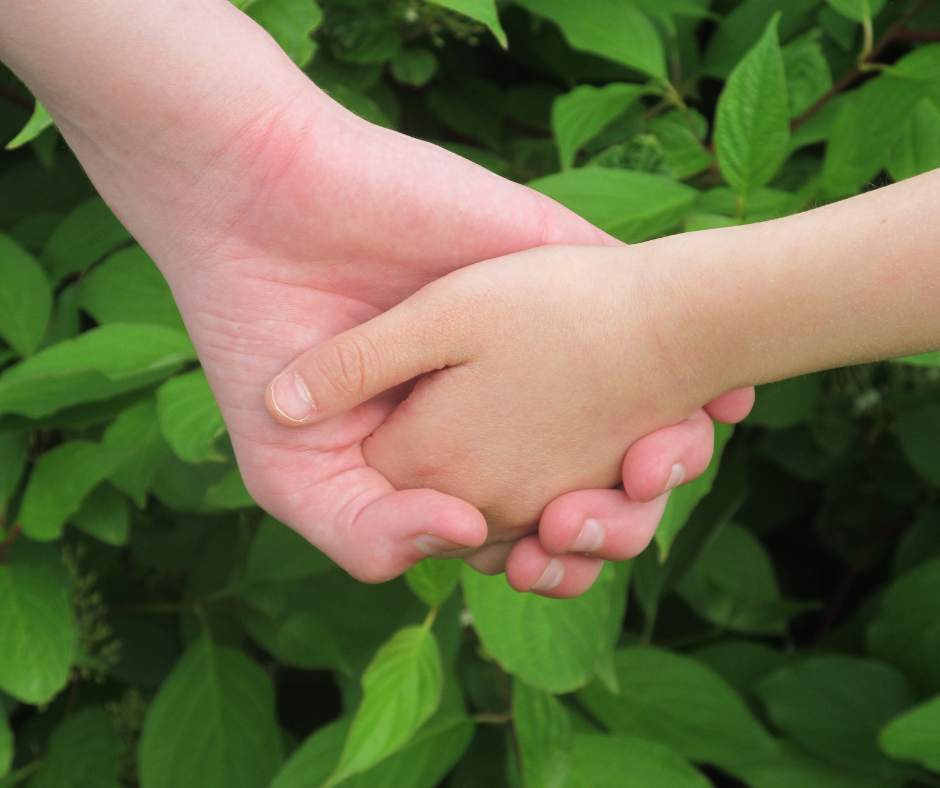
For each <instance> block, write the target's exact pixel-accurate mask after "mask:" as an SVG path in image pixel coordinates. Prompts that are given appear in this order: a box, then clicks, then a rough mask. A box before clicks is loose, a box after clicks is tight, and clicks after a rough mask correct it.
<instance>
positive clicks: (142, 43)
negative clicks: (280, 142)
mask: <svg viewBox="0 0 940 788" xmlns="http://www.w3.org/2000/svg"><path fill="white" fill-rule="evenodd" d="M0 59H2V60H3V61H4V62H6V63H7V64H8V65H9V66H10V67H11V68H12V69H13V70H14V71H15V72H16V73H17V74H18V75H19V76H20V77H21V78H22V79H23V80H24V82H26V84H27V85H28V86H29V87H30V89H31V90H33V92H34V93H35V94H36V95H37V97H38V98H39V100H40V101H42V103H43V104H44V106H45V107H46V108H47V109H48V110H49V112H50V114H51V115H52V116H53V118H54V119H55V121H56V123H57V125H58V127H59V129H60V131H61V132H62V133H63V135H64V136H65V138H66V140H67V141H68V143H69V145H70V146H71V147H72V149H73V150H74V151H75V152H76V154H77V155H78V157H79V159H80V160H81V162H82V164H83V166H84V167H85V169H86V171H87V172H88V174H89V176H90V177H91V179H92V181H93V182H94V183H95V185H96V186H97V187H98V189H99V190H100V191H101V192H102V194H103V196H104V197H105V198H106V199H107V200H108V201H109V202H110V203H111V204H112V207H114V208H115V209H116V210H117V212H118V214H119V215H120V218H121V219H122V220H123V221H124V222H125V224H127V225H128V226H129V228H130V229H131V230H132V231H133V232H134V233H135V234H137V235H138V236H140V235H143V236H144V237H143V238H142V239H141V240H150V241H152V243H151V245H153V244H157V245H159V243H160V240H161V238H160V236H161V235H163V234H165V232H166V228H165V226H162V227H155V225H165V223H164V222H163V221H157V222H155V221H154V219H155V217H161V219H167V220H169V221H173V220H174V218H175V219H176V220H178V221H181V222H184V221H187V220H188V219H189V218H190V217H192V216H193V215H194V213H195V214H198V215H202V214H205V212H206V211H210V210H211V206H212V204H213V200H214V196H215V194H217V193H225V192H228V190H230V189H232V188H235V189H237V188H238V184H233V183H220V182H218V180H217V179H216V180H214V179H213V178H212V177H207V176H206V173H207V172H208V171H209V166H208V165H209V164H210V163H217V161H218V159H219V158H220V157H223V156H226V155H234V154H236V153H237V154H238V155H243V151H244V150H245V149H246V148H251V147H252V146H261V145H263V144H264V143H265V140H264V130H265V128H267V127H270V125H271V124H272V123H274V122H275V118H276V116H277V114H278V113H279V112H280V111H282V110H283V109H284V108H285V107H288V106H290V105H291V103H292V102H295V101H296V100H298V99H302V100H304V101H311V100H313V101H316V100H317V99H318V98H322V100H323V102H324V104H325V105H330V104H331V102H329V101H328V100H327V99H326V98H325V97H322V94H320V93H319V91H317V90H316V88H315V87H314V86H313V85H312V83H310V82H309V80H307V79H306V78H305V77H304V76H303V74H301V72H300V71H299V70H298V69H296V68H295V67H294V66H293V64H292V63H291V62H290V60H289V59H288V58H287V57H286V55H284V53H283V52H282V51H281V50H280V48H279V47H278V46H277V45H276V44H275V43H274V41H273V40H271V39H270V38H269V37H268V36H267V34H266V33H265V32H264V31H263V30H262V29H261V28H260V27H258V26H257V25H256V24H255V23H254V22H252V21H251V20H249V19H248V18H247V17H245V16H244V15H243V14H242V13H241V12H240V11H238V10H237V9H236V8H235V7H234V6H232V5H231V4H230V3H229V2H227V0H134V2H127V1H126V0H4V2H3V3H0ZM236 149H237V150H236ZM211 171H212V173H213V174H215V173H218V172H222V171H224V170H223V168H220V167H213V168H212V170H211ZM194 187H195V188H194ZM150 228H153V233H152V234H153V235H154V237H153V238H152V239H150V238H148V237H147V236H148V235H149V233H148V230H149V229H150Z"/></svg>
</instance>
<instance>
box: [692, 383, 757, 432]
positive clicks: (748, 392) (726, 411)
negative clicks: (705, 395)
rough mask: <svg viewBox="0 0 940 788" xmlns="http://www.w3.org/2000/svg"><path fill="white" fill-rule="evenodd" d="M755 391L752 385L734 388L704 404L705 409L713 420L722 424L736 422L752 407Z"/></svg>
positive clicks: (743, 417) (741, 419)
mask: <svg viewBox="0 0 940 788" xmlns="http://www.w3.org/2000/svg"><path fill="white" fill-rule="evenodd" d="M755 397H756V393H755V391H754V388H753V386H751V387H748V388H744V389H735V390H734V391H729V392H728V393H727V394H722V395H721V396H720V397H717V398H715V399H713V400H712V401H711V402H709V403H708V404H707V405H706V406H705V411H706V412H707V413H708V415H709V416H711V417H712V418H713V419H714V420H715V421H720V422H722V423H723V424H737V423H738V422H739V421H743V420H744V419H746V418H747V415H748V414H749V413H750V412H751V408H753V407H754V399H755Z"/></svg>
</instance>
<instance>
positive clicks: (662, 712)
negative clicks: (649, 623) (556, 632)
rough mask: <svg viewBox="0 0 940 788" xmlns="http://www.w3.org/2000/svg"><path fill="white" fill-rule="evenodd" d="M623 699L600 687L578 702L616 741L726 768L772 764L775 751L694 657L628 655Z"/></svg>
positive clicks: (621, 674)
mask: <svg viewBox="0 0 940 788" xmlns="http://www.w3.org/2000/svg"><path fill="white" fill-rule="evenodd" d="M615 664H616V668H617V678H618V681H619V683H620V694H619V695H618V696H615V695H612V694H611V693H609V692H608V691H607V690H606V689H604V688H603V687H602V686H600V684H598V682H594V683H593V684H591V685H590V686H589V687H587V688H586V689H584V690H582V691H581V692H580V693H579V695H578V697H579V698H580V700H581V702H582V703H583V704H584V705H585V707H586V708H587V709H588V710H589V711H590V712H591V713H592V714H593V715H594V716H595V717H596V718H597V719H598V720H599V721H600V722H602V723H603V724H604V725H606V726H607V727H608V728H609V729H610V730H611V731H613V732H614V733H625V734H630V735H635V736H643V737H644V738H647V739H652V740H653V741H657V742H659V743H660V744H663V745H665V746H667V747H671V748H672V749H674V750H675V751H676V752H678V753H680V754H681V755H684V756H685V757H686V758H689V759H691V760H693V761H702V762H705V763H713V764H716V765H718V766H722V767H726V768H731V769H734V768H737V767H739V766H740V765H742V764H745V763H748V762H751V761H759V760H763V759H769V758H774V757H776V756H777V754H778V749H777V744H776V742H775V741H774V740H773V739H772V738H771V737H770V735H769V734H768V733H767V732H766V731H765V730H764V729H763V728H762V727H761V725H760V724H759V723H758V722H757V720H756V719H754V717H753V716H752V714H751V712H750V711H749V710H748V708H747V705H746V704H745V703H744V701H743V700H742V699H741V698H740V696H738V695H737V693H735V692H734V690H732V689H731V687H729V686H728V685H727V684H726V683H725V682H724V681H723V680H722V679H721V678H719V677H718V676H717V675H716V674H715V673H713V672H712V671H711V670H709V669H708V668H707V667H705V666H704V665H702V664H701V663H699V662H697V661H696V660H694V659H691V658H690V657H683V656H680V655H678V654H672V653H670V652H668V651H660V650H659V649H654V648H627V649H622V650H620V651H618V652H617V655H616V658H615Z"/></svg>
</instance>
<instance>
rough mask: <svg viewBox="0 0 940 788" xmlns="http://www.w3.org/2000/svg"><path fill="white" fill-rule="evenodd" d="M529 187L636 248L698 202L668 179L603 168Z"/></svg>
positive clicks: (686, 189)
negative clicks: (635, 244)
mask: <svg viewBox="0 0 940 788" xmlns="http://www.w3.org/2000/svg"><path fill="white" fill-rule="evenodd" d="M529 186H531V187H532V188H533V189H535V190H536V191H539V192H542V194H546V195H548V196H549V197H551V198H552V199H553V200H557V201H558V202H560V203H561V204H562V205H564V206H565V207H566V208H570V209H571V210H572V211H574V212H575V213H577V214H579V215H581V216H583V217H584V218H585V219H587V220H588V221H589V222H591V224H594V225H597V226H598V227H600V228H601V229H602V230H604V231H605V232H608V233H610V234H611V235H613V236H615V237H617V238H619V239H620V240H621V241H625V242H626V243H639V242H640V241H645V240H647V239H649V238H654V237H655V236H657V235H661V234H662V233H664V232H666V231H667V230H670V229H671V228H673V227H675V226H676V225H678V224H679V223H681V222H682V220H683V219H684V218H685V217H686V216H687V215H688V214H689V212H690V211H691V210H692V207H693V206H694V205H695V201H696V199H697V198H698V192H697V191H696V190H695V189H692V188H690V187H689V186H685V185H683V184H681V183H676V182H675V181H674V180H672V179H671V178H666V177H663V176H661V175H651V174H649V173H646V172H634V171H632V170H615V169H608V168H606V167H585V168H583V169H577V170H569V171H568V172H563V173H559V174H557V175H549V176H548V177H546V178H540V179H538V180H536V181H532V182H531V183H529Z"/></svg>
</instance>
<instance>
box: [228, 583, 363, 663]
mask: <svg viewBox="0 0 940 788" xmlns="http://www.w3.org/2000/svg"><path fill="white" fill-rule="evenodd" d="M243 598H244V597H243ZM247 601H249V603H250V602H251V601H256V600H251V599H248V600H247ZM278 601H280V600H278ZM239 619H240V620H241V623H242V625H243V626H244V627H245V629H246V630H247V631H248V634H249V635H251V637H252V638H253V639H254V640H255V642H256V643H258V644H259V645H260V646H261V647H262V648H264V649H265V650H266V651H269V652H270V653H271V654H272V655H274V656H275V657H276V658H277V659H278V660H280V661H281V662H284V663H285V664H287V665H293V666H294V667H297V668H302V669H303V670H325V669H333V670H339V671H342V672H343V673H346V674H347V675H349V674H352V672H353V671H352V668H351V666H350V665H349V662H348V661H347V660H346V657H345V656H344V655H343V653H342V650H341V649H340V646H339V643H338V641H337V639H336V635H335V633H334V632H332V631H331V630H330V629H329V627H327V625H326V624H325V623H324V622H323V620H322V619H321V618H320V617H319V616H317V615H316V613H315V612H312V611H301V612H288V613H287V614H286V615H283V616H282V617H280V618H275V617H273V616H270V615H267V614H265V613H264V612H262V611H258V610H242V611H240V612H239Z"/></svg>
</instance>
